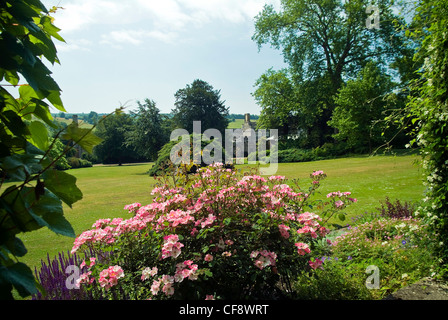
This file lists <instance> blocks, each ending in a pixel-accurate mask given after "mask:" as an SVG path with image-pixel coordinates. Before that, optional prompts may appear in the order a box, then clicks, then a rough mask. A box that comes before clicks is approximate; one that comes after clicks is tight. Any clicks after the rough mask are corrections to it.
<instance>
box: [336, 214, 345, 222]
mask: <svg viewBox="0 0 448 320" xmlns="http://www.w3.org/2000/svg"><path fill="white" fill-rule="evenodd" d="M338 218H339V220H341V221H344V220H345V214H343V213H340V214H339V215H338Z"/></svg>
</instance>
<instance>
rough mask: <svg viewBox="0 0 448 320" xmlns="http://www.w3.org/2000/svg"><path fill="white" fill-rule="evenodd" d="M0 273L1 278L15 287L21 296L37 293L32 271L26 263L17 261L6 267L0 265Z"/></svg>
mask: <svg viewBox="0 0 448 320" xmlns="http://www.w3.org/2000/svg"><path fill="white" fill-rule="evenodd" d="M0 274H1V278H4V279H6V280H7V282H9V283H11V284H12V285H13V286H14V288H16V289H17V291H18V292H19V294H20V296H21V297H22V298H25V297H27V296H29V295H31V294H35V293H37V288H36V282H35V280H34V275H33V272H32V271H31V269H30V268H29V267H28V266H27V265H26V264H24V263H22V262H17V263H15V264H13V265H11V266H8V267H4V266H0ZM1 278H0V279H1Z"/></svg>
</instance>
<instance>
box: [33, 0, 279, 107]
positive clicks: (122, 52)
mask: <svg viewBox="0 0 448 320" xmlns="http://www.w3.org/2000/svg"><path fill="white" fill-rule="evenodd" d="M42 2H43V3H44V4H45V6H46V7H47V8H51V7H52V6H58V7H62V8H63V9H59V10H58V11H57V12H56V13H55V14H54V17H55V22H54V24H55V25H56V26H57V27H59V28H61V29H62V30H61V32H60V34H61V36H62V37H63V38H64V39H65V41H66V43H62V42H59V41H57V40H55V42H56V44H57V49H58V57H59V59H60V61H61V65H58V64H56V65H55V66H51V68H50V69H51V70H52V71H53V77H54V79H55V80H56V82H57V83H58V84H59V86H60V87H61V89H62V91H63V92H62V99H63V102H64V105H65V108H66V109H67V111H68V112H69V113H80V112H86V113H87V112H90V111H92V110H93V111H96V112H98V113H107V112H112V111H113V110H114V109H115V108H117V107H119V106H120V105H125V106H127V110H132V109H134V108H135V107H136V104H137V101H138V100H139V101H143V100H144V99H145V98H149V99H152V100H154V101H155V102H156V105H157V107H158V108H159V109H160V110H161V112H163V113H165V112H170V111H171V109H173V107H174V102H175V99H174V94H175V92H176V91H177V90H179V89H182V88H185V86H186V85H187V84H191V83H192V82H193V81H194V80H195V79H201V80H204V81H207V82H208V83H209V84H210V85H212V86H213V87H214V88H215V89H219V90H221V98H222V100H225V101H226V102H225V104H226V106H228V107H229V110H230V113H246V112H249V113H251V114H259V113H260V107H259V106H258V105H257V104H256V103H255V100H254V99H253V97H252V95H251V93H252V92H253V91H254V90H255V88H254V83H255V81H256V80H257V78H258V77H259V76H260V75H261V74H262V73H264V72H265V71H266V70H267V69H269V68H271V67H272V68H274V69H280V68H282V67H284V66H285V64H284V62H283V57H282V56H281V53H280V52H279V51H277V50H274V49H271V48H270V47H268V46H265V47H262V49H261V50H260V52H259V51H258V48H257V45H256V44H255V42H253V41H252V40H251V37H252V35H253V32H254V17H255V16H256V15H257V13H258V12H260V11H261V10H262V8H263V6H264V4H266V3H272V4H274V5H275V6H276V7H277V8H278V6H279V0H158V1H156V0H126V1H124V0H95V1H92V0H42Z"/></svg>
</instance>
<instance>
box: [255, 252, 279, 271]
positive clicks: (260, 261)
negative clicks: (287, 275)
mask: <svg viewBox="0 0 448 320" xmlns="http://www.w3.org/2000/svg"><path fill="white" fill-rule="evenodd" d="M250 257H251V258H252V259H255V262H254V265H255V266H256V267H257V268H259V269H260V270H263V269H264V268H266V267H268V266H273V267H275V260H276V259H277V254H275V252H270V251H267V250H262V251H252V253H251V254H250Z"/></svg>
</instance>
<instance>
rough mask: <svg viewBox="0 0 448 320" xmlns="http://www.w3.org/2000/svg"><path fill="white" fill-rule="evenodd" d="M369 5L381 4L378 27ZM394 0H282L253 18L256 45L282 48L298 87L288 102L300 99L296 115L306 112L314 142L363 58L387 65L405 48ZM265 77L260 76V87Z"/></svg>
mask: <svg viewBox="0 0 448 320" xmlns="http://www.w3.org/2000/svg"><path fill="white" fill-rule="evenodd" d="M371 4H373V5H376V6H377V7H378V9H379V17H380V25H379V26H380V28H379V29H375V28H374V29H369V28H367V25H366V23H367V22H366V20H367V19H368V18H369V14H368V13H366V9H367V7H368V6H369V5H371ZM392 4H393V1H392V0H379V1H367V0H351V1H342V0H282V1H281V10H279V11H276V10H275V9H274V7H273V6H272V5H266V6H265V7H264V9H263V11H262V12H261V13H259V14H258V16H257V17H256V18H255V33H254V35H253V37H252V39H253V40H254V41H255V42H256V43H257V44H258V46H259V48H261V47H262V46H263V45H266V44H269V45H271V46H272V47H274V48H276V49H278V50H281V52H282V54H283V57H284V59H285V62H286V63H287V64H288V74H289V75H288V77H289V78H290V79H292V84H293V85H294V86H295V87H296V89H295V90H294V91H295V92H297V94H296V95H294V96H292V97H291V100H292V101H291V103H287V104H286V106H287V107H289V106H290V105H291V104H294V103H297V102H296V101H297V100H299V103H298V104H297V105H298V106H299V108H300V109H301V111H302V112H297V116H306V117H309V120H307V122H308V127H307V128H304V129H306V130H307V131H309V132H314V133H313V134H316V133H317V134H318V137H316V139H315V140H316V144H322V143H323V142H325V141H326V140H328V138H330V137H331V133H332V131H333V129H332V128H331V127H329V126H328V124H327V123H328V121H329V120H330V118H331V116H332V113H333V110H334V107H335V101H334V98H335V95H336V93H337V91H338V90H339V89H340V88H341V86H342V85H343V83H344V81H346V80H348V79H350V78H354V77H356V74H357V72H358V71H359V70H361V69H362V68H363V67H364V66H365V64H366V63H367V61H375V62H376V63H377V64H378V65H381V66H383V67H387V66H388V65H389V64H390V63H392V62H393V61H394V60H395V59H396V58H397V57H400V56H401V55H402V54H403V53H404V52H406V53H407V51H405V50H404V49H405V48H406V46H403V37H404V32H398V31H397V26H399V25H401V24H403V19H402V18H400V17H398V16H397V15H395V14H394V13H393V7H392ZM266 80H269V79H263V76H262V78H261V79H260V80H259V81H258V83H257V84H258V87H260V86H262V85H263V82H265V81H266ZM274 98H280V97H279V96H277V97H274ZM266 99H268V98H266ZM266 99H264V100H266ZM281 99H283V100H284V98H283V97H282V98H281ZM261 107H262V108H265V107H266V106H264V105H261ZM316 127H318V128H319V132H316V131H315V130H316V129H315V128H316Z"/></svg>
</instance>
